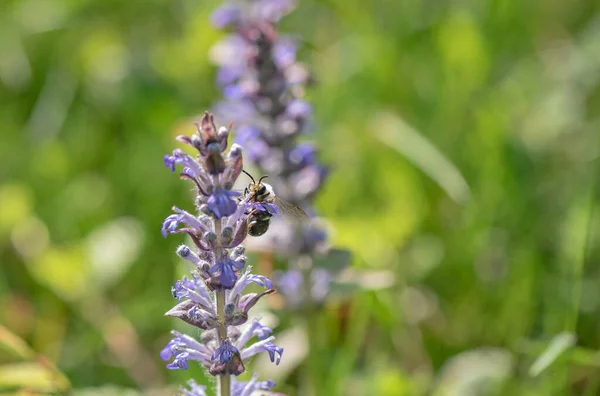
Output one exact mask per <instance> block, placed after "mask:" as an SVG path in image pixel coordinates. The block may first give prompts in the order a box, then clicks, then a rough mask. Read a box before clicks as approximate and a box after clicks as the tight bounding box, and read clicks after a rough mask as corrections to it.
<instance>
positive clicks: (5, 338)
mask: <svg viewBox="0 0 600 396" xmlns="http://www.w3.org/2000/svg"><path fill="white" fill-rule="evenodd" d="M0 349H2V350H5V351H7V352H8V353H10V354H11V355H13V356H15V357H18V358H21V359H24V360H29V359H33V358H34V356H35V353H34V352H33V351H32V350H31V348H29V346H28V345H27V344H26V343H25V341H23V340H22V339H21V338H19V337H18V336H16V335H15V334H13V333H11V332H10V331H9V330H8V329H7V328H6V327H4V326H2V325H0Z"/></svg>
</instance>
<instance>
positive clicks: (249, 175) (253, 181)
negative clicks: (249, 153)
mask: <svg viewBox="0 0 600 396" xmlns="http://www.w3.org/2000/svg"><path fill="white" fill-rule="evenodd" d="M242 172H244V173H245V174H246V175H248V177H249V178H250V179H252V183H254V184H256V181H255V180H254V178H253V177H252V175H251V174H250V173H248V172H246V171H245V170H244V169H242ZM259 183H260V182H259Z"/></svg>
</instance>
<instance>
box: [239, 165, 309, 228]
mask: <svg viewBox="0 0 600 396" xmlns="http://www.w3.org/2000/svg"><path fill="white" fill-rule="evenodd" d="M243 172H244V173H245V174H246V175H248V177H249V178H250V179H251V180H252V183H250V184H249V185H248V187H246V189H245V190H244V198H243V199H245V200H247V201H248V202H249V203H252V204H255V205H254V207H253V209H251V211H250V213H249V216H248V234H250V235H251V236H255V237H257V236H261V235H263V234H264V233H265V232H267V230H268V229H269V224H270V222H271V217H273V216H274V215H275V214H276V213H277V211H276V210H279V212H280V213H281V214H282V215H284V216H285V217H286V218H294V219H301V218H308V215H307V214H306V212H304V211H303V210H302V209H300V208H299V207H297V206H296V205H294V204H292V203H290V202H287V201H285V200H283V199H281V198H279V197H278V196H277V195H275V192H274V191H273V187H272V186H271V185H270V184H267V183H263V182H262V181H263V180H264V179H266V178H267V176H263V177H261V178H260V179H259V180H258V182H256V180H254V178H253V177H252V175H250V174H249V173H248V172H246V171H245V170H244V171H243ZM273 205H274V206H276V207H277V209H274V208H273Z"/></svg>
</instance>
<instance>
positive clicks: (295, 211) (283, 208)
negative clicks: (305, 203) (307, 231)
mask: <svg viewBox="0 0 600 396" xmlns="http://www.w3.org/2000/svg"><path fill="white" fill-rule="evenodd" d="M273 203H274V204H275V205H277V209H279V213H281V214H282V215H284V216H285V217H289V218H293V219H308V215H307V214H306V212H305V211H303V210H302V209H300V208H299V207H297V206H296V205H294V204H293V203H290V202H288V201H285V200H283V199H281V198H279V197H278V196H277V195H275V199H274V200H273Z"/></svg>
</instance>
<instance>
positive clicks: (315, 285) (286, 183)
mask: <svg viewBox="0 0 600 396" xmlns="http://www.w3.org/2000/svg"><path fill="white" fill-rule="evenodd" d="M295 5H296V2H294V1H290V0H246V1H240V2H235V3H227V4H224V5H223V6H221V7H220V8H219V9H217V10H216V11H215V12H214V13H213V15H212V22H213V24H214V25H215V26H216V27H219V28H229V29H230V31H231V34H230V35H228V36H226V37H225V38H224V39H223V41H222V42H220V43H219V44H217V45H216V47H215V48H214V51H213V57H214V60H215V62H216V63H217V65H218V66H219V70H218V73H217V84H218V85H219V86H220V87H221V89H222V90H223V95H224V97H225V99H224V100H223V101H222V102H221V103H219V104H218V105H217V106H216V107H215V112H216V114H217V116H218V117H219V118H220V119H226V120H229V119H232V120H234V122H235V123H236V125H237V126H238V127H237V131H236V132H237V133H236V142H237V143H239V144H241V145H242V146H244V148H245V149H246V154H247V159H248V160H249V161H250V162H252V164H253V165H255V166H256V167H258V168H259V170H260V172H261V173H262V174H267V175H269V183H270V184H272V186H273V189H274V190H275V191H276V192H277V195H278V196H280V197H281V198H283V199H285V200H286V201H289V202H291V203H293V204H295V205H296V206H298V207H300V208H302V209H304V211H305V212H307V213H309V214H314V210H312V208H311V201H312V199H313V197H314V196H315V194H316V193H317V192H318V191H319V189H320V187H321V185H322V184H323V182H324V181H325V178H326V176H327V170H326V168H325V167H324V166H322V165H321V164H320V163H319V162H318V161H317V152H318V150H317V148H316V146H315V145H314V144H312V143H308V142H299V141H298V140H299V139H300V138H302V137H303V135H306V134H307V133H308V131H309V129H310V126H311V117H312V113H313V109H312V106H311V105H310V104H309V103H308V102H306V101H305V100H304V99H303V96H304V90H305V86H306V85H307V84H308V83H310V82H311V77H310V74H309V72H308V71H307V69H306V67H304V65H302V64H300V63H299V62H297V60H296V51H297V45H296V42H295V40H293V39H292V38H291V37H287V36H283V35H280V34H279V33H278V31H277V26H276V24H277V23H278V22H279V20H280V19H281V18H282V17H283V16H284V15H286V14H287V13H289V12H290V11H292V10H293V9H294V7H295ZM264 238H266V239H270V241H269V242H268V243H266V245H268V248H269V249H271V250H274V251H275V252H277V253H278V254H280V255H281V256H283V257H285V258H286V259H288V260H289V261H290V266H291V267H292V272H291V273H290V274H285V273H281V274H279V275H278V276H277V277H276V278H275V281H276V283H278V284H280V285H281V286H283V285H286V287H285V289H286V290H285V291H284V290H283V289H284V288H283V287H281V288H280V289H281V290H282V296H283V297H284V299H285V301H286V303H287V304H286V305H287V308H301V307H302V306H303V305H305V304H315V303H317V304H318V303H321V302H322V301H323V300H324V299H325V297H326V296H327V295H328V293H329V291H330V289H331V287H330V286H331V281H332V279H333V275H332V273H330V271H329V270H326V269H322V268H320V269H319V268H314V265H313V264H314V261H313V260H312V259H311V257H315V256H317V255H322V254H326V253H327V249H328V244H327V241H326V239H327V234H326V232H325V229H324V227H323V222H317V221H313V222H310V224H305V225H300V226H298V225H293V224H289V223H286V222H283V221H279V222H278V221H277V218H274V219H273V222H272V225H271V231H270V232H269V233H267V234H266V235H265V237H264ZM263 247H266V246H263ZM307 258H308V259H307ZM299 261H302V265H300V264H299Z"/></svg>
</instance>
